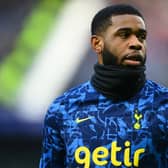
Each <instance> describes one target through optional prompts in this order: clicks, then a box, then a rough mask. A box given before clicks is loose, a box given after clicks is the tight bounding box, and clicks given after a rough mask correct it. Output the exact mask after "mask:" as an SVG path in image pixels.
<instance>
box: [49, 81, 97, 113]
mask: <svg viewBox="0 0 168 168" xmlns="http://www.w3.org/2000/svg"><path fill="white" fill-rule="evenodd" d="M94 92H95V90H94V88H93V87H92V86H91V83H90V81H88V82H85V83H82V84H80V85H78V86H76V87H73V88H71V89H69V90H67V91H66V92H65V93H63V95H61V96H59V97H57V98H56V99H55V100H54V101H53V103H52V104H51V105H50V107H49V109H48V113H49V114H53V113H55V114H56V113H59V114H60V113H62V114H64V113H65V112H67V111H68V110H69V109H70V108H71V107H72V106H73V105H74V104H76V105H77V104H79V103H80V102H83V101H84V100H85V99H86V97H88V95H89V94H91V93H94Z"/></svg>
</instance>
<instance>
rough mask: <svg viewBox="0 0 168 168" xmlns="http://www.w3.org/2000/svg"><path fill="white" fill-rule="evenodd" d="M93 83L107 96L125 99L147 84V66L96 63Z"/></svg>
mask: <svg viewBox="0 0 168 168" xmlns="http://www.w3.org/2000/svg"><path fill="white" fill-rule="evenodd" d="M94 71H95V73H94V75H93V76H92V79H91V83H92V85H93V86H94V87H95V89H96V90H97V91H98V92H100V93H102V94H103V95H104V96H105V97H108V98H111V99H114V100H125V99H129V98H131V97H133V96H134V95H135V94H136V93H137V92H138V91H139V90H140V89H141V88H142V87H143V86H144V84H145V80H146V76H145V73H144V72H145V66H139V67H124V66H115V65H100V64H95V66H94Z"/></svg>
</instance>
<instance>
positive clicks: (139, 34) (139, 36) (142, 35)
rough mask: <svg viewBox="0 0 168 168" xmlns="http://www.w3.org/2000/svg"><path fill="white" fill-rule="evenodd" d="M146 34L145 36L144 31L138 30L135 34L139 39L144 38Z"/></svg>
mask: <svg viewBox="0 0 168 168" xmlns="http://www.w3.org/2000/svg"><path fill="white" fill-rule="evenodd" d="M146 36H147V33H146V32H139V33H138V34H137V38H138V39H140V40H145V39H146Z"/></svg>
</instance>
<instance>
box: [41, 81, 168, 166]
mask: <svg viewBox="0 0 168 168" xmlns="http://www.w3.org/2000/svg"><path fill="white" fill-rule="evenodd" d="M39 167H40V168H81V167H82V168H113V167H120V168H126V167H140V168H168V89H167V88H165V87H163V86H160V85H158V84H156V83H154V82H152V81H149V80H147V81H146V83H145V86H144V87H143V88H142V89H141V91H140V92H139V93H138V94H137V95H135V96H134V97H133V98H131V99H129V100H127V101H120V102H114V101H113V100H111V99H107V98H106V97H104V96H103V95H102V94H100V93H98V92H97V91H96V90H95V89H94V88H93V86H92V85H91V83H90V81H89V82H86V83H84V84H81V85H80V86H78V87H75V88H72V89H70V90H69V91H67V92H65V93H64V94H63V96H61V97H59V98H57V99H56V100H55V101H54V102H53V103H52V105H51V106H50V108H49V110H48V112H47V114H46V117H45V123H44V137H43V150H42V156H41V160H40V166H39Z"/></svg>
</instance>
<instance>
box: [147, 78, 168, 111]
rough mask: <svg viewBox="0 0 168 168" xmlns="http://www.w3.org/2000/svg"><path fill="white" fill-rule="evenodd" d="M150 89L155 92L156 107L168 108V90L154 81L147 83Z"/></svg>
mask: <svg viewBox="0 0 168 168" xmlns="http://www.w3.org/2000/svg"><path fill="white" fill-rule="evenodd" d="M147 85H148V87H149V88H150V89H151V90H153V98H154V103H155V106H157V107H158V106H166V107H167V108H168V88H167V87H165V86H163V85H161V84H158V83H156V82H154V81H150V80H148V81H147Z"/></svg>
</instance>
